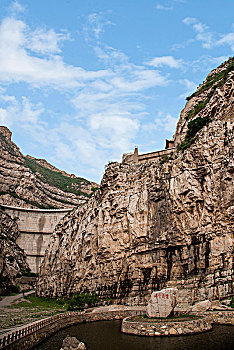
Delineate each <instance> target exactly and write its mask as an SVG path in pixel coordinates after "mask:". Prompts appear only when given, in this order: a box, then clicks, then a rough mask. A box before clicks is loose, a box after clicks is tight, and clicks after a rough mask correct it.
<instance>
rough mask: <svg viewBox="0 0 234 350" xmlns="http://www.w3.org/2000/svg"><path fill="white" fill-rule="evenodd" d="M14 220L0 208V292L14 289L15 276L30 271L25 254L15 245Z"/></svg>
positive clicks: (5, 292)
mask: <svg viewBox="0 0 234 350" xmlns="http://www.w3.org/2000/svg"><path fill="white" fill-rule="evenodd" d="M18 236H19V231H18V226H17V223H16V221H14V220H12V218H11V217H10V216H9V215H7V214H6V213H5V212H3V211H2V210H1V209H0V294H1V295H4V294H9V293H10V292H11V291H15V290H14V289H13V287H14V286H15V285H16V277H19V276H21V275H22V274H24V273H27V272H29V271H30V269H29V266H28V264H27V262H26V255H25V254H24V252H23V250H22V249H21V248H20V247H19V246H18V245H17V243H16V239H17V238H18Z"/></svg>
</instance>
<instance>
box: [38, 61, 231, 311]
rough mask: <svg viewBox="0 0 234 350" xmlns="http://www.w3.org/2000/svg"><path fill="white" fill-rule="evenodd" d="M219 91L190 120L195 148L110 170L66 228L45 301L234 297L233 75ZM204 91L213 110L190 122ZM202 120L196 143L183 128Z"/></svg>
mask: <svg viewBox="0 0 234 350" xmlns="http://www.w3.org/2000/svg"><path fill="white" fill-rule="evenodd" d="M229 63H230V62H229ZM229 63H227V64H226V66H227V65H228V64H229ZM226 66H225V67H226ZM205 83H206V82H205ZM200 88H201V87H200ZM211 88H212V89H213V85H212V86H211V87H210V88H209V89H208V90H204V91H202V96H203V97H201V95H196V96H194V97H192V98H191V99H190V101H189V102H188V104H187V105H186V107H185V109H184V110H183V111H182V113H181V117H180V121H179V124H178V127H177V135H176V143H177V145H178V144H179V143H180V142H181V140H183V138H182V136H181V134H183V135H184V137H185V138H186V137H187V141H188V142H187V141H186V142H187V143H189V142H190V146H189V147H187V148H186V147H184V148H183V149H184V151H178V152H177V153H176V154H174V155H173V156H172V157H171V158H169V159H168V160H167V161H165V160H164V161H163V162H162V161H161V162H160V161H154V162H151V163H145V164H119V163H113V164H111V165H109V166H108V168H107V169H106V171H105V175H104V177H103V180H102V182H101V186H100V189H99V190H98V191H97V192H96V193H95V195H94V196H93V198H91V200H90V201H89V203H88V204H86V205H84V206H82V207H80V208H78V209H76V210H74V211H73V212H72V213H71V214H69V215H67V216H66V217H65V218H64V219H63V221H62V222H61V223H60V224H59V225H58V226H57V228H56V230H55V233H54V234H53V236H52V237H51V241H50V246H49V249H48V252H47V254H46V257H45V260H44V263H43V265H42V268H41V276H40V279H39V283H38V294H40V295H51V296H57V295H67V294H68V295H69V294H72V293H74V292H76V291H85V290H90V291H92V292H93V291H96V292H97V293H99V295H100V296H101V297H103V298H113V299H114V298H116V299H117V300H118V301H120V302H127V303H132V304H137V303H140V302H143V303H145V302H146V301H147V300H148V299H149V296H150V294H151V293H152V292H153V291H156V290H160V289H161V288H165V287H177V288H178V294H177V298H178V303H179V304H181V305H182V304H183V305H184V304H188V305H189V304H190V305H191V304H192V303H194V302H197V301H200V300H205V299H219V298H222V297H225V296H227V295H229V294H230V293H231V292H232V283H233V281H232V277H233V270H232V268H233V267H232V262H233V232H234V198H233V193H234V191H233V189H234V183H233V170H234V162H233V120H234V116H233V71H230V72H229V73H228V74H227V76H226V77H225V80H224V81H223V82H222V84H221V85H218V86H217V87H216V88H214V91H213V92H212V96H211V93H210V89H211ZM204 94H206V97H207V96H208V95H209V94H210V95H209V100H208V102H206V105H205V107H204V109H202V110H200V111H199V112H196V113H195V114H194V115H193V116H192V117H191V116H190V119H188V118H187V115H188V108H189V107H188V105H190V107H191V105H192V104H193V103H194V104H195V105H196V103H195V102H194V99H197V98H198V97H199V98H200V99H201V98H203V99H204V98H205V96H204ZM210 96H211V97H210ZM206 99H208V97H207V98H206ZM196 111H197V109H196ZM190 114H192V113H190ZM207 117H208V118H209V120H208V122H206V123H205V124H204V123H203V121H204V119H203V118H207ZM186 118H187V119H186ZM197 118H200V119H197ZM195 119H196V123H198V122H199V121H200V120H201V119H202V123H203V124H202V127H201V128H200V130H199V125H200V124H199V123H198V124H199V125H198V127H197V129H196V128H195V131H197V133H196V134H195V136H194V135H193V133H194V129H193V133H192V132H191V135H193V136H192V137H193V140H190V139H189V135H188V136H185V135H187V134H186V133H187V131H184V130H190V131H191V128H194V125H193V124H194V122H193V123H192V127H191V124H189V120H190V121H192V120H195ZM205 120H207V119H205ZM196 123H195V124H196ZM180 132H181V134H180Z"/></svg>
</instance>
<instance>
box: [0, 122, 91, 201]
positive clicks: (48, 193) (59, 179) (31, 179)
mask: <svg viewBox="0 0 234 350" xmlns="http://www.w3.org/2000/svg"><path fill="white" fill-rule="evenodd" d="M96 186H97V185H96V184H94V183H91V182H89V181H87V180H85V179H82V178H77V177H76V176H75V175H69V174H67V173H65V172H63V171H61V170H59V169H57V168H55V167H54V166H52V165H51V164H49V163H47V162H46V161H45V160H44V159H36V158H33V157H30V156H26V157H24V156H23V154H22V153H21V152H20V149H19V148H18V147H17V146H16V145H15V143H13V142H12V141H11V132H10V130H9V129H8V128H6V127H4V126H0V203H1V204H6V205H12V206H17V207H25V208H38V207H39V208H71V207H74V206H77V205H79V204H82V203H84V202H85V201H86V200H87V198H89V195H90V194H91V193H92V188H93V187H96Z"/></svg>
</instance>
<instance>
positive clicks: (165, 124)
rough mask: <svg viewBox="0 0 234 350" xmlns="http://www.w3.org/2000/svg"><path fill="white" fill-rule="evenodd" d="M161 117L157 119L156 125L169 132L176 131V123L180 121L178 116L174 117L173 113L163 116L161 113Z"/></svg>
mask: <svg viewBox="0 0 234 350" xmlns="http://www.w3.org/2000/svg"><path fill="white" fill-rule="evenodd" d="M160 115H161V116H160V117H159V118H156V119H155V124H156V127H161V128H163V129H165V130H166V131H168V132H171V133H174V132H175V129H176V124H177V122H178V118H177V117H172V116H171V114H169V113H168V114H167V115H165V116H163V115H162V114H161V113H160Z"/></svg>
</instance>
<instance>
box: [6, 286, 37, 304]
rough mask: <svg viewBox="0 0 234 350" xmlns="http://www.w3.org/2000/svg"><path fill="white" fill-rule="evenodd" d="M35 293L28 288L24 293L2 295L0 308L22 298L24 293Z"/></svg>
mask: <svg viewBox="0 0 234 350" xmlns="http://www.w3.org/2000/svg"><path fill="white" fill-rule="evenodd" d="M33 293H35V291H34V290H30V292H26V293H24V294H23V293H20V294H17V295H12V296H9V297H4V298H3V299H2V300H1V301H0V308H2V307H8V306H10V305H11V304H12V303H13V302H14V301H16V300H17V299H19V298H23V297H24V296H26V295H29V294H33Z"/></svg>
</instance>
